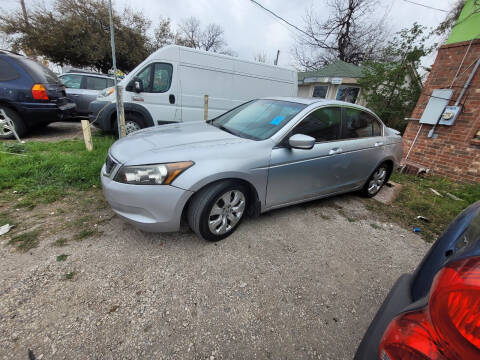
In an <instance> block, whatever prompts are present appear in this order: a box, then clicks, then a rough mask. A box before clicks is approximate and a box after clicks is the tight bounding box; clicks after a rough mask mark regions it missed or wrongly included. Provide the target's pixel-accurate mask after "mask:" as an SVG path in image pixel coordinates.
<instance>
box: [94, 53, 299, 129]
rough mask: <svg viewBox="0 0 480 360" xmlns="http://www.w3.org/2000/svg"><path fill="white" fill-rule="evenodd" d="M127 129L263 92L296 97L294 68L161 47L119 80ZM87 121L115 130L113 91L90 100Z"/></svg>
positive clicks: (218, 109) (200, 113) (192, 115)
mask: <svg viewBox="0 0 480 360" xmlns="http://www.w3.org/2000/svg"><path fill="white" fill-rule="evenodd" d="M120 85H122V86H123V87H124V89H125V91H124V92H123V102H124V108H125V122H126V128H127V133H130V132H133V131H136V130H139V129H142V128H145V127H149V126H157V125H163V124H168V123H178V122H189V121H199V120H203V119H204V96H205V95H208V118H209V119H213V118H214V117H216V116H218V115H220V114H222V113H224V112H226V111H228V110H230V109H232V108H234V107H236V106H238V105H240V104H242V103H244V102H245V101H249V100H253V99H257V98H261V97H265V96H296V95H297V86H298V84H297V73H296V71H295V70H291V69H285V68H282V67H279V66H273V65H267V64H262V63H258V62H253V61H246V60H241V59H238V58H235V57H232V56H226V55H221V54H216V53H213V52H207V51H202V50H196V49H192V48H188V47H182V46H178V45H169V46H166V47H163V48H161V49H159V50H157V51H156V52H154V53H153V54H151V55H150V56H149V57H148V58H147V59H145V61H143V62H142V63H141V64H140V65H138V66H137V67H136V68H135V69H133V70H132V71H131V72H130V73H129V74H128V75H127V76H126V77H125V78H124V79H123V80H122V81H121V83H120ZM89 116H90V121H91V122H94V124H95V125H96V126H98V127H99V128H100V129H102V130H104V131H115V128H116V95H115V93H114V89H113V88H108V89H105V90H104V91H103V92H102V93H100V95H99V97H98V98H97V100H96V101H93V102H92V103H91V104H90V115H89Z"/></svg>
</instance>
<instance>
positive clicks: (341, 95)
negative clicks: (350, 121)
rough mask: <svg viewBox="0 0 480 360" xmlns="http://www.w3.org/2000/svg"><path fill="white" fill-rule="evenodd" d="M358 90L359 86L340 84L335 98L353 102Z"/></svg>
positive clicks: (355, 99)
mask: <svg viewBox="0 0 480 360" xmlns="http://www.w3.org/2000/svg"><path fill="white" fill-rule="evenodd" d="M359 92H360V88H359V87H354V86H346V85H340V86H339V87H338V91H337V100H341V101H346V102H349V103H353V104H355V102H356V101H357V97H358V93H359Z"/></svg>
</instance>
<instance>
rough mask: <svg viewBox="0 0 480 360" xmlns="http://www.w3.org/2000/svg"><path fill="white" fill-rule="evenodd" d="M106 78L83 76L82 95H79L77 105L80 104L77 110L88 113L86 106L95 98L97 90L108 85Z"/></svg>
mask: <svg viewBox="0 0 480 360" xmlns="http://www.w3.org/2000/svg"><path fill="white" fill-rule="evenodd" d="M107 80H109V79H107V78H106V77H101V76H90V75H86V76H84V81H83V84H82V88H83V93H82V96H80V100H79V103H80V105H77V106H80V109H79V110H80V111H79V112H81V113H83V114H87V113H88V106H89V105H90V103H91V102H92V101H93V100H95V99H96V98H97V96H98V93H99V91H101V90H103V89H105V88H107V87H109V82H108V81H107Z"/></svg>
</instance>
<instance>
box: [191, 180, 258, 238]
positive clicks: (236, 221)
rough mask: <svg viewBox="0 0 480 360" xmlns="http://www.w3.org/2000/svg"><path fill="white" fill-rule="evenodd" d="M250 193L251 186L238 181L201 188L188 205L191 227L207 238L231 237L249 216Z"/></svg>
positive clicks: (200, 235) (223, 182)
mask: <svg viewBox="0 0 480 360" xmlns="http://www.w3.org/2000/svg"><path fill="white" fill-rule="evenodd" d="M247 194H248V191H247V189H246V188H245V187H244V186H243V185H241V184H239V183H236V182H234V181H222V182H219V183H215V184H212V185H210V186H207V187H206V188H204V189H202V190H200V191H199V192H197V193H196V194H195V195H193V198H192V199H191V201H190V204H189V206H188V211H187V219H188V224H189V225H190V228H191V229H192V230H193V231H194V232H195V233H196V234H197V235H198V236H199V237H201V238H203V239H205V240H207V241H219V240H222V239H224V238H226V237H227V236H230V235H231V234H232V233H233V232H234V231H235V229H236V228H237V227H238V225H240V223H241V222H242V220H243V218H244V217H245V213H246V210H247V201H248V198H247Z"/></svg>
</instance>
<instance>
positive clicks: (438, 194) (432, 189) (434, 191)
mask: <svg viewBox="0 0 480 360" xmlns="http://www.w3.org/2000/svg"><path fill="white" fill-rule="evenodd" d="M429 189H430V191H431V192H433V193H434V194H435V195H437V196H440V197H443V195H442V194H440V193H439V192H438V191H437V190H435V189H434V188H429Z"/></svg>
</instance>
